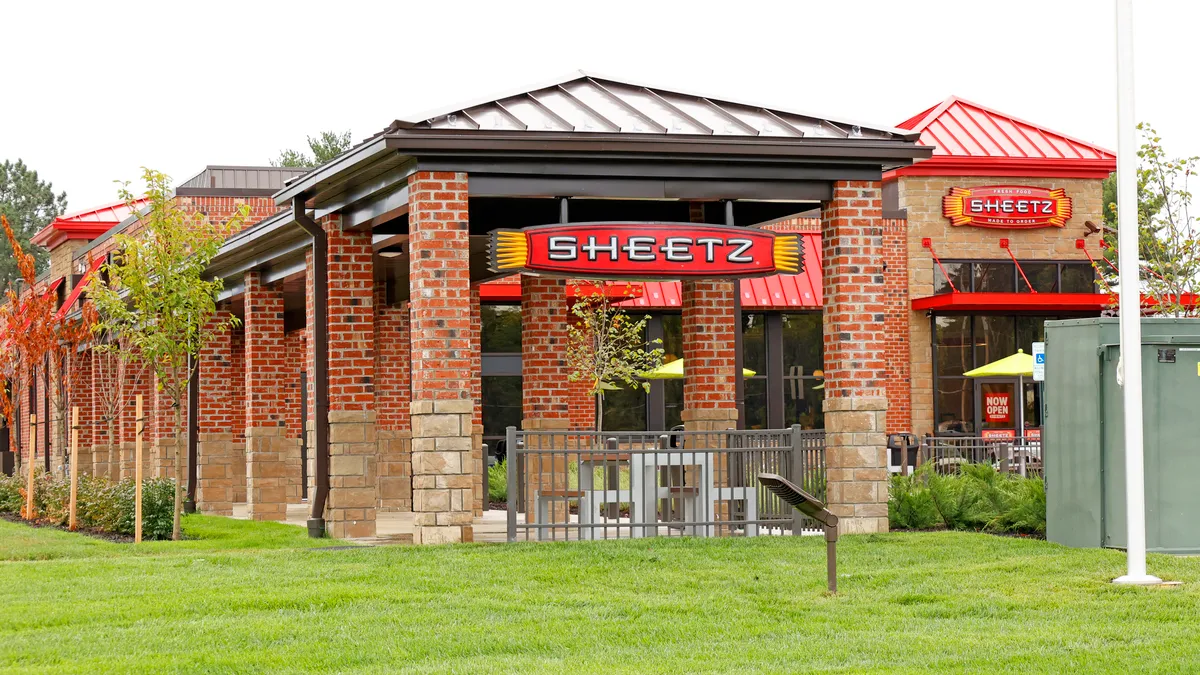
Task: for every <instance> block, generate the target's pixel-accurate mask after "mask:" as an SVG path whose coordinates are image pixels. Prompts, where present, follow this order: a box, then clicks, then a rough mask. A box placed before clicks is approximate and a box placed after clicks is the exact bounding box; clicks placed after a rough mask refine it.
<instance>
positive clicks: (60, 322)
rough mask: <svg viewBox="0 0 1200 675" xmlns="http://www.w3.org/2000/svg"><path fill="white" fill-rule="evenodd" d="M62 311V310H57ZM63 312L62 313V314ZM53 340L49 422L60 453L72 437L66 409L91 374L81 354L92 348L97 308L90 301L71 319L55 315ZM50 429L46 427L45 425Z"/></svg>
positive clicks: (64, 450) (68, 408)
mask: <svg viewBox="0 0 1200 675" xmlns="http://www.w3.org/2000/svg"><path fill="white" fill-rule="evenodd" d="M60 311H61V310H60ZM63 314H65V312H64V313H63ZM55 318H56V321H55V322H54V340H53V342H52V343H51V345H50V354H49V356H50V377H49V382H50V393H51V396H50V403H51V407H52V412H53V419H52V420H50V424H51V425H53V426H54V428H55V429H56V433H57V434H58V436H57V439H56V441H55V446H56V447H58V448H59V449H60V452H61V453H63V456H64V457H65V456H66V453H67V452H68V442H69V439H70V437H71V429H70V426H71V420H70V417H69V410H70V406H71V399H72V396H73V395H74V393H75V392H77V391H79V390H80V387H81V386H82V385H83V384H84V382H85V381H86V380H85V378H86V377H87V376H88V375H91V372H90V370H88V369H85V368H84V367H83V358H82V357H81V356H80V354H81V353H82V352H83V351H84V350H86V349H88V348H90V347H91V344H92V326H93V325H95V323H96V308H95V306H94V305H93V304H92V302H91V301H90V300H89V301H87V302H84V303H83V307H82V309H81V311H80V315H79V317H78V318H75V319H71V318H68V317H66V316H60V315H59V314H58V313H56V314H55ZM47 428H49V426H48V427H47Z"/></svg>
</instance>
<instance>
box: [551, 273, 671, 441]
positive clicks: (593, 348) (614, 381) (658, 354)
mask: <svg viewBox="0 0 1200 675" xmlns="http://www.w3.org/2000/svg"><path fill="white" fill-rule="evenodd" d="M609 288H610V286H609V285H607V284H604V283H601V284H600V285H599V287H598V288H596V289H592V291H591V292H586V291H585V289H583V288H580V287H576V293H575V294H576V296H577V300H576V301H575V303H574V304H573V305H572V306H571V315H572V316H573V317H574V318H575V320H574V321H572V322H571V323H570V324H569V325H568V326H567V367H568V368H569V369H570V375H568V378H569V379H570V380H571V381H572V382H584V383H586V384H587V386H588V395H589V396H593V397H595V399H596V434H597V438H599V434H600V433H601V432H603V431H604V391H605V390H606V389H616V388H619V387H621V386H622V385H623V386H627V387H630V388H641V389H643V390H645V391H649V390H650V383H649V382H646V381H645V380H642V379H640V376H641V375H642V373H645V372H647V371H650V370H654V369H655V368H657V367H659V366H661V365H662V357H663V350H662V348H660V347H657V346H654V345H658V344H660V343H661V342H662V341H661V340H654V341H652V342H647V341H646V322H647V321H648V320H649V319H650V317H649V316H643V317H642V318H641V319H637V320H635V319H633V318H631V317H630V316H629V315H628V314H627V313H626V312H625V309H624V308H623V307H621V306H620V305H618V304H616V303H614V302H613V301H612V299H611V298H610V297H609V293H608V290H609Z"/></svg>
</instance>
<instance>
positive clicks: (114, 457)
mask: <svg viewBox="0 0 1200 675" xmlns="http://www.w3.org/2000/svg"><path fill="white" fill-rule="evenodd" d="M116 437H117V430H116V424H115V423H114V422H113V416H112V415H109V416H108V475H107V476H105V477H104V480H107V481H112V475H113V466H114V465H115V466H116V467H117V477H118V478H120V477H121V465H120V461H121V451H120V450H118V449H117V448H116V446H115V445H113V441H114V440H115V439H116Z"/></svg>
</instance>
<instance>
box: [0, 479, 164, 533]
mask: <svg viewBox="0 0 1200 675" xmlns="http://www.w3.org/2000/svg"><path fill="white" fill-rule="evenodd" d="M34 481H35V482H36V486H37V489H36V491H35V492H34V495H33V500H34V508H35V510H36V512H37V519H38V520H39V521H40V522H45V523H49V524H52V525H57V526H60V527H65V526H66V525H67V524H68V522H69V519H70V508H71V483H70V481H69V480H68V479H66V478H58V477H55V476H52V475H49V474H45V473H42V474H38V475H37V476H35V478H34ZM24 488H25V482H24V481H23V480H21V478H20V477H18V476H0V513H12V514H20V513H21V509H22V508H23V507H24ZM134 492H135V488H134V481H133V479H131V478H130V479H125V480H123V481H121V482H119V483H116V484H112V483H109V482H108V481H107V480H105V479H103V478H95V477H93V476H87V475H84V476H80V477H79V484H78V487H77V492H76V506H75V516H76V519H77V521H78V525H79V527H80V528H81V529H86V530H99V531H102V532H109V533H112V534H123V535H132V534H133V531H134V523H133V515H134V502H135V495H134ZM174 506H175V482H174V481H171V480H166V479H163V478H151V479H147V480H143V481H142V538H143V539H169V538H170V537H171V525H172V522H171V521H172V515H173V514H172V509H173V508H174Z"/></svg>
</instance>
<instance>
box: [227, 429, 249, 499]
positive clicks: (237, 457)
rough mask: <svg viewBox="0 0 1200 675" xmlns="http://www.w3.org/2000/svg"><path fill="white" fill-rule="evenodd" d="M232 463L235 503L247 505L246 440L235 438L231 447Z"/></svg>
mask: <svg viewBox="0 0 1200 675" xmlns="http://www.w3.org/2000/svg"><path fill="white" fill-rule="evenodd" d="M230 450H231V452H230V463H231V464H232V466H233V502H234V503H235V504H245V503H246V439H245V437H244V436H242V437H238V438H234V439H233V445H232V446H231V447H230Z"/></svg>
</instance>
